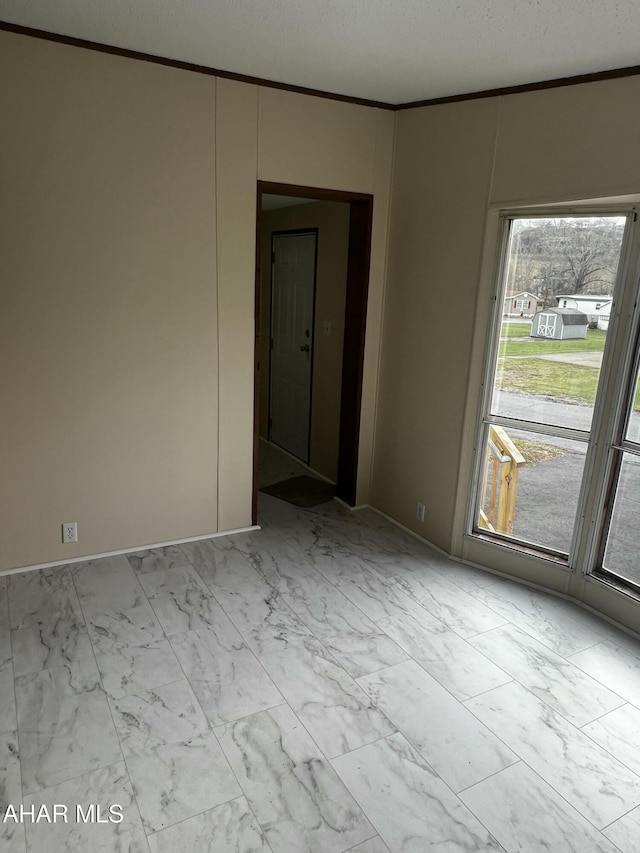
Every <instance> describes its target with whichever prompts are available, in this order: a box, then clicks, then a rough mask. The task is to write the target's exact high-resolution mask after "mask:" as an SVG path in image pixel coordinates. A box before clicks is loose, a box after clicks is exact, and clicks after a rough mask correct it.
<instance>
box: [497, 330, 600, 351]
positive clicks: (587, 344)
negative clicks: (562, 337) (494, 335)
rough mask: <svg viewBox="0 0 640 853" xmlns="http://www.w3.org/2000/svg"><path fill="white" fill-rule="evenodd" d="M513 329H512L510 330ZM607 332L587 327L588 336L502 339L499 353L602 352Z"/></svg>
mask: <svg viewBox="0 0 640 853" xmlns="http://www.w3.org/2000/svg"><path fill="white" fill-rule="evenodd" d="M510 331H511V330H510ZM606 337H607V333H606V332H602V331H600V329H587V337H586V338H578V339H577V340H570V341H552V340H549V339H548V338H529V340H526V341H512V340H509V339H505V338H502V339H501V340H500V349H499V351H498V353H499V355H548V354H550V353H556V352H602V351H603V350H604V342H605V340H606Z"/></svg>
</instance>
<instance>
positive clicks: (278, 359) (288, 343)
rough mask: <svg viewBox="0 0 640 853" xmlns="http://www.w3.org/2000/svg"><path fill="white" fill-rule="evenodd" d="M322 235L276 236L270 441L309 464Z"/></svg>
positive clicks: (273, 248) (273, 247)
mask: <svg viewBox="0 0 640 853" xmlns="http://www.w3.org/2000/svg"><path fill="white" fill-rule="evenodd" d="M317 260H318V231H317V229H313V230H310V231H275V232H274V233H273V235H272V237H271V323H270V326H271V333H270V347H269V349H270V355H271V357H270V359H269V419H268V438H269V441H271V442H273V444H276V445H278V447H281V448H282V449H283V450H286V451H288V452H289V453H291V454H292V455H293V456H295V457H296V458H297V459H300V460H302V462H304V463H306V464H309V455H310V444H311V383H312V378H313V369H312V368H313V350H314V316H315V297H316V272H317Z"/></svg>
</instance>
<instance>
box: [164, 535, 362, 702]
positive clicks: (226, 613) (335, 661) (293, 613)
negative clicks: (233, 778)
mask: <svg viewBox="0 0 640 853" xmlns="http://www.w3.org/2000/svg"><path fill="white" fill-rule="evenodd" d="M235 550H236V551H237V553H239V554H241V555H242V557H243V558H244V559H245V560H246V562H247V563H248V564H249V565H250V566H251V568H253V569H254V571H256V569H255V567H254V566H252V564H251V561H250V560H248V559H247V557H246V556H245V555H244V554H242V552H241V551H239V550H238V549H235ZM195 571H197V569H195ZM202 580H203V583H205V584H206V581H205V580H204V578H203V579H202ZM207 586H208V585H207ZM268 586H269V587H270V588H271V590H272V592H273V593H274V594H275V595H276V596H277V598H278V601H279V602H280V603H281V604H282V605H283V606H284V607H285V608H286V609H287V610H288V611H289V613H290V614H291V616H293V617H294V619H295V620H297V621H299V622H300V623H301V624H302V625H303V627H304V628H305V629H306V630H307V631H309V634H308V636H309V637H313V639H315V640H316V641H317V642H318V643H319V644H320V645H321V646H322V648H323V650H324V651H325V652H326V654H327V655H328V656H329V657H330V658H331V660H332V661H333V662H334V663H335V664H336V665H337V666H339V667H341V669H343V670H344V672H345V674H346V675H347V676H348V677H349V678H352V679H353V676H351V675H349V673H348V672H347V670H346V669H345V668H344V667H343V666H342V664H341V663H340V661H339V660H338V659H337V658H336V657H335V655H334V654H333V653H332V651H331V650H330V649H328V648H327V647H326V646H325V644H324V642H323V641H322V640H321V639H320V637H318V636H317V635H316V634H315V632H314V631H313V629H312V628H310V627H309V626H308V625H307V624H306V623H305V622H304V620H303V618H302V617H301V616H300V615H299V614H298V613H296V611H295V610H294V609H293V608H292V607H291V605H290V604H289V603H288V602H287V601H286V599H285V598H284V597H283V595H282V593H281V592H279V591H278V590H277V589H275V588H274V587H272V586H271V585H270V584H268ZM208 589H209V590H210V591H211V594H212V596H213V597H214V599H215V600H216V602H217V603H218V605H219V606H220V607H221V608H222V610H223V611H224V614H225V616H226V617H227V619H229V621H230V622H231V623H232V625H233V626H234V628H235V629H236V630H237V631H238V633H239V634H240V636H241V637H242V640H243V641H244V643H245V644H246V645H247V647H248V648H249V650H250V651H251V652H252V654H253V655H254V657H255V658H256V659H257V660H258V663H260V665H261V666H262V668H263V669H264V671H265V673H266V674H267V675H268V676H269V673H268V672H267V670H266V669H265V668H264V665H263V664H262V661H261V660H260V655H259V654H258V653H257V652H256V651H254V649H253V648H252V647H251V643H250V640H249V639H248V638H247V637H246V636H245V634H244V633H243V632H242V630H241V629H240V627H239V626H238V625H237V624H236V622H235V621H234V619H233V618H232V616H231V614H230V613H228V612H227V610H226V608H225V606H224V604H223V603H222V601H220V600H219V599H218V597H217V596H216V593H215V591H214V590H213V589H211V587H208ZM374 624H375V623H374ZM172 648H173V647H172ZM269 678H270V680H271V681H272V683H273V684H274V685H275V687H276V689H277V690H278V692H281V691H280V688H279V687H278V685H277V684H275V682H274V681H273V679H272V678H271V676H269Z"/></svg>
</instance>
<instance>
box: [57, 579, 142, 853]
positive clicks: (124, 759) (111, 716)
mask: <svg viewBox="0 0 640 853" xmlns="http://www.w3.org/2000/svg"><path fill="white" fill-rule="evenodd" d="M72 582H73V584H74V588H75V580H74V578H73V576H72ZM143 592H144V591H143ZM76 593H77V590H76ZM78 600H79V604H80V609H81V611H82V615H83V617H84V618H85V622H86V613H85V611H84V607H83V604H82V601H80V596H79V595H78ZM89 641H90V643H91V649H92V651H93V660H94V663H95V667H96V670H97V672H98V678H99V679H100V685H101V687H102V692H103V694H104V697H105V702H106V705H107V708H108V710H109V718H110V719H111V725H112V726H113V731H114V733H115V736H116V739H117V741H118V749H119V750H120V754H121V755H122V761H123V763H124V767H125V770H126V773H127V778H128V780H129V785H130V787H131V795H132V798H133V802H134V803H135V808H136V813H137V815H138V820H139V826H140V829H141V831H142V833H143V835H144V836H145V841H146V831H145V828H144V821H143V820H142V812H141V811H140V804H139V802H138V795H137V793H136V786H135V784H134V782H133V778H132V776H131V772H130V770H129V765H128V763H127V757H126V755H125V753H124V749H123V746H122V739H121V737H120V733H119V732H118V727H117V725H116V721H115V718H114V716H113V708H112V707H111V702H110V700H109V694H108V693H107V691H106V690H105V687H104V681H103V678H102V671H101V670H100V667H99V666H98V661H97V658H96V650H95V647H94V644H93V640H92V639H91V635H89ZM147 846H148V843H147Z"/></svg>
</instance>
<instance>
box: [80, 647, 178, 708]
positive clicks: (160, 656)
mask: <svg viewBox="0 0 640 853" xmlns="http://www.w3.org/2000/svg"><path fill="white" fill-rule="evenodd" d="M96 663H97V664H98V668H99V670H100V674H101V675H102V683H103V685H104V689H105V692H106V693H107V694H108V695H109V696H113V697H114V698H116V699H117V698H119V697H120V696H126V695H128V694H130V693H137V692H138V691H139V690H146V689H149V688H152V687H160V686H162V685H163V684H170V683H171V682H172V681H179V680H180V679H182V678H184V673H183V671H182V667H181V666H180V664H179V663H178V661H177V660H176V656H175V655H174V653H173V650H172V648H171V646H170V645H169V642H168V641H167V640H157V641H156V642H153V643H149V644H148V645H146V646H121V645H117V646H114V647H112V648H111V649H110V650H109V651H106V652H100V651H97V652H96Z"/></svg>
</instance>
